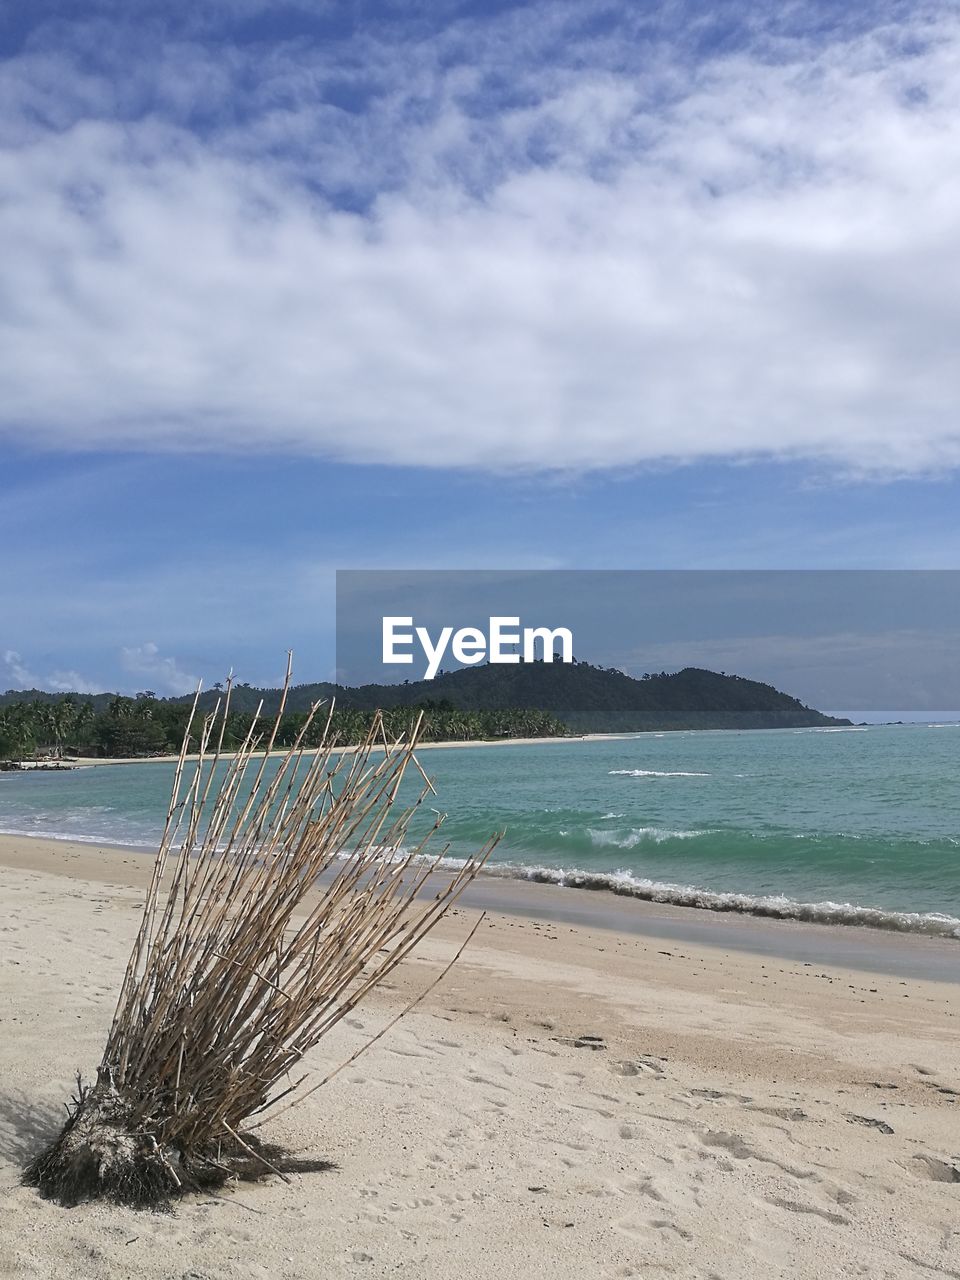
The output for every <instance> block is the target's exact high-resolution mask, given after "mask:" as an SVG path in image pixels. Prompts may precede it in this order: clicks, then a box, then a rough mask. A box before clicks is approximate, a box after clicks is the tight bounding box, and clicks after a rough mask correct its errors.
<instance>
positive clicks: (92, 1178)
mask: <svg viewBox="0 0 960 1280" xmlns="http://www.w3.org/2000/svg"><path fill="white" fill-rule="evenodd" d="M69 1111H70V1115H69V1118H68V1120H67V1122H66V1124H65V1125H64V1126H63V1129H62V1130H61V1131H60V1133H59V1135H58V1136H57V1138H56V1139H55V1141H54V1142H53V1143H52V1144H51V1145H50V1146H49V1147H47V1148H46V1149H45V1150H44V1151H42V1152H41V1153H40V1154H39V1155H37V1156H35V1157H34V1159H33V1160H31V1161H30V1163H29V1164H28V1165H27V1167H26V1169H25V1170H24V1173H23V1182H24V1183H25V1184H26V1185H27V1186H32V1187H36V1188H37V1189H38V1191H39V1192H40V1194H41V1195H42V1196H44V1198H46V1199H50V1200H55V1201H57V1202H58V1203H60V1204H63V1205H67V1206H72V1205H76V1204H79V1203H80V1202H81V1201H84V1200H94V1199H105V1200H112V1201H114V1203H116V1204H123V1205H128V1206H130V1207H131V1208H135V1209H167V1208H169V1207H170V1203H171V1201H172V1200H173V1199H175V1198H177V1197H179V1196H182V1195H184V1194H185V1193H188V1192H196V1191H207V1190H212V1189H215V1188H218V1187H222V1186H224V1185H225V1184H226V1183H228V1182H236V1181H241V1180H242V1181H250V1182H254V1181H259V1180H260V1179H262V1178H264V1177H268V1176H269V1175H270V1174H271V1173H276V1174H279V1175H280V1176H281V1177H283V1176H284V1175H285V1174H287V1173H308V1172H319V1171H322V1170H325V1169H332V1168H335V1167H336V1166H335V1165H333V1164H332V1163H331V1162H330V1161H327V1160H311V1159H306V1160H304V1159H296V1158H292V1157H290V1156H289V1155H288V1154H287V1153H286V1152H285V1151H284V1149H283V1148H282V1147H279V1146H276V1145H274V1144H272V1143H264V1142H261V1141H260V1140H259V1139H257V1138H256V1136H255V1135H253V1134H248V1135H247V1136H246V1137H245V1138H244V1139H243V1140H242V1142H241V1141H233V1140H231V1139H230V1138H229V1137H228V1138H227V1140H226V1141H225V1142H219V1143H217V1144H216V1145H215V1147H211V1148H210V1149H208V1150H197V1151H189V1152H188V1151H180V1150H175V1149H173V1148H171V1147H169V1146H166V1145H165V1144H164V1142H163V1138H162V1132H163V1124H162V1123H144V1122H143V1121H138V1120H136V1119H135V1116H136V1114H137V1108H136V1107H135V1106H133V1105H132V1103H131V1102H130V1101H129V1100H128V1099H125V1098H124V1096H123V1094H122V1093H121V1092H120V1091H119V1090H118V1089H117V1088H116V1086H115V1085H114V1083H113V1079H112V1074H111V1072H110V1071H109V1070H108V1069H105V1068H101V1070H100V1073H99V1078H98V1080H97V1083H96V1084H95V1085H93V1086H92V1087H91V1086H87V1085H84V1084H83V1083H82V1082H81V1080H80V1079H79V1077H78V1079H77V1093H76V1095H75V1096H74V1098H73V1100H72V1106H71V1107H70V1108H69Z"/></svg>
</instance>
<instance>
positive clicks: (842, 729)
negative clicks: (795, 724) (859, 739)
mask: <svg viewBox="0 0 960 1280" xmlns="http://www.w3.org/2000/svg"><path fill="white" fill-rule="evenodd" d="M794 732H795V733H869V732H870V730H869V729H868V728H867V727H866V725H862V724H841V725H834V726H831V727H829V728H823V727H821V726H818V727H816V728H813V729H796V730H794Z"/></svg>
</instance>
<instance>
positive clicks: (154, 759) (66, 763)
mask: <svg viewBox="0 0 960 1280" xmlns="http://www.w3.org/2000/svg"><path fill="white" fill-rule="evenodd" d="M665 732H666V731H665ZM708 732H709V730H708ZM635 736H637V735H636V734H632V733H584V734H573V733H571V734H566V735H564V737H562V738H468V739H467V740H466V741H463V742H460V741H449V742H421V743H420V744H419V745H418V747H417V751H418V753H419V752H420V751H449V750H452V749H455V748H457V747H535V746H541V745H544V746H546V745H556V744H559V743H564V742H611V741H619V740H620V739H623V738H632V737H635ZM356 749H357V748H356V747H355V746H344V747H336V748H335V751H336V752H337V753H339V754H340V755H352V754H353V752H355V751H356ZM288 750H289V748H287V747H279V748H276V749H275V750H273V751H271V752H269V753H264V752H262V751H259V752H254V755H255V757H256V758H257V759H259V758H261V757H262V756H263V755H264V754H269V755H270V756H277V757H282V756H285V755H286V754H287V751H288ZM374 750H382V748H374ZM235 754H236V753H235V752H233V751H224V752H223V753H222V756H221V759H223V760H229V759H232V757H233V756H234V755H235ZM308 754H309V752H308ZM179 759H180V757H179V756H178V755H176V754H175V753H168V754H166V755H158V756H64V757H63V759H62V760H60V761H46V760H44V761H35V760H19V761H17V762H16V764H17V767H18V768H19V769H24V770H29V769H40V770H49V771H51V772H55V771H56V770H57V769H90V768H100V767H102V766H104V765H112V764H176V763H177V761H178V760H179ZM186 759H187V760H188V761H195V760H197V759H198V755H197V753H196V752H195V751H191V752H190V753H189V754H188V755H187V757H186ZM207 759H208V760H209V759H210V756H209V755H208V756H207Z"/></svg>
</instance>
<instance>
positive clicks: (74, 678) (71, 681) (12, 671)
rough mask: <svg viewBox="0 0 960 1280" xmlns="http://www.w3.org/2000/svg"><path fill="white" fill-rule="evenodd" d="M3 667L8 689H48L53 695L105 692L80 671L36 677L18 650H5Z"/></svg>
mask: <svg viewBox="0 0 960 1280" xmlns="http://www.w3.org/2000/svg"><path fill="white" fill-rule="evenodd" d="M3 665H4V667H5V668H6V673H7V674H6V679H7V681H8V682H9V683H8V685H7V688H8V689H46V690H49V691H50V692H51V693H101V692H102V690H103V686H102V685H100V684H96V683H94V682H92V681H90V680H87V679H86V678H85V677H84V676H82V675H80V673H79V672H78V671H62V670H56V671H52V672H51V673H50V674H49V675H45V676H40V675H36V674H35V673H34V672H32V671H31V670H30V668H29V667H28V666H27V665H26V664H25V662H24V660H23V658H22V657H21V655H20V654H19V653H18V652H17V650H16V649H5V650H4V653H3Z"/></svg>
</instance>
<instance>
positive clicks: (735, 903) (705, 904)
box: [449, 859, 960, 938]
mask: <svg viewBox="0 0 960 1280" xmlns="http://www.w3.org/2000/svg"><path fill="white" fill-rule="evenodd" d="M449 861H451V862H453V861H455V860H454V859H449ZM483 874H484V875H487V876H495V877H497V878H500V879H510V880H528V881H532V882H534V883H536V884H553V885H557V886H559V887H561V888H566V889H589V890H593V891H597V890H599V891H605V892H607V893H615V894H618V895H619V896H621V897H628V898H638V899H639V900H640V901H642V902H659V903H663V904H665V905H670V906H676V907H695V908H698V909H699V910H702V911H725V912H731V911H732V912H735V913H738V914H741V915H750V916H761V917H764V918H766V919H771V920H800V921H804V922H806V923H811V924H843V925H859V926H861V927H867V928H871V929H886V930H888V931H892V932H896V933H918V934H925V935H927V936H929V937H937V938H960V919H958V918H957V917H956V916H948V915H941V914H940V913H939V912H934V911H929V912H919V911H894V910H890V909H887V908H883V907H860V906H855V905H854V904H853V903H849V902H829V901H827V902H796V901H794V900H793V899H792V898H787V897H785V896H783V895H780V894H776V895H769V896H765V895H758V896H754V895H753V894H749V893H726V892H719V891H716V890H711V889H701V888H698V887H697V886H695V885H682V884H667V883H660V882H658V881H656V880H644V879H640V878H638V877H636V876H634V875H632V874H631V873H630V872H629V871H581V870H578V869H573V870H564V869H561V868H559V867H527V866H521V865H515V864H509V863H494V864H492V865H491V864H489V863H488V864H487V866H486V867H485V868H484V871H483Z"/></svg>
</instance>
